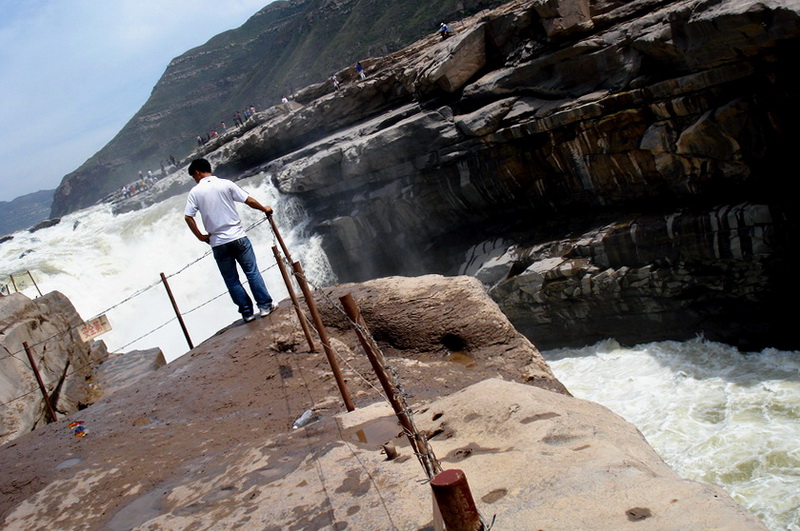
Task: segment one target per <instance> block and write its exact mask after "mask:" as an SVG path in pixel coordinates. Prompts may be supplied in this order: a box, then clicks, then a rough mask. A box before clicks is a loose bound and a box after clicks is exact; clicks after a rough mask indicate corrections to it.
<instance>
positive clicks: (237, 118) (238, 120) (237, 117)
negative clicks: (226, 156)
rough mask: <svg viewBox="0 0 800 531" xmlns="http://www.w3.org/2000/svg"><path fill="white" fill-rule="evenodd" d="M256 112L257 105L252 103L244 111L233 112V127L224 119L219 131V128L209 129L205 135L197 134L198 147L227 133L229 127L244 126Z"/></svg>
mask: <svg viewBox="0 0 800 531" xmlns="http://www.w3.org/2000/svg"><path fill="white" fill-rule="evenodd" d="M254 114H256V107H255V105H252V104H251V105H250V106H249V107H247V108H245V109H244V110H243V111H236V112H235V113H233V124H234V125H233V126H232V127H230V128H229V127H228V126H227V125H226V124H225V121H224V120H222V121H221V122H220V123H219V132H218V131H217V129H212V130H211V131H209V132H208V133H206V134H205V135H197V145H198V147H199V146H204V145H206V144H207V143H208V142H210V141H211V140H213V139H214V138H216V137H218V136H220V135H224V134H225V133H227V132H228V129H230V130H231V131H232V130H233V129H234V128H236V127H241V126H243V125H244V123H245V122H246V121H248V120H249V119H250V118H252V117H253V115H254Z"/></svg>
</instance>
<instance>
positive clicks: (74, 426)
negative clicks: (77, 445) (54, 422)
mask: <svg viewBox="0 0 800 531" xmlns="http://www.w3.org/2000/svg"><path fill="white" fill-rule="evenodd" d="M67 426H68V427H69V429H70V431H72V435H74V436H75V437H86V436H87V435H88V434H89V432H87V431H86V427H85V426H84V425H83V421H82V420H76V421H75V422H70V423H69V424H68V425H67Z"/></svg>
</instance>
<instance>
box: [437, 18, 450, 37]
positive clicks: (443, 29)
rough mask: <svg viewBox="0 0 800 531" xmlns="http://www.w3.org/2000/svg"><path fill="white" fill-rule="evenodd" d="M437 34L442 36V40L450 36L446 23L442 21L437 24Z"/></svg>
mask: <svg viewBox="0 0 800 531" xmlns="http://www.w3.org/2000/svg"><path fill="white" fill-rule="evenodd" d="M439 36H440V37H441V38H442V40H445V39H446V38H447V37H449V36H450V28H448V27H447V24H445V23H444V22H442V23H441V24H440V25H439Z"/></svg>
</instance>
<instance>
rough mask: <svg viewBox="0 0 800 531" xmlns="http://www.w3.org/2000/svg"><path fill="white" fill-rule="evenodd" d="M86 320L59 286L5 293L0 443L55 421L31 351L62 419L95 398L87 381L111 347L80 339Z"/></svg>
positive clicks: (0, 305) (0, 302)
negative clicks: (33, 294) (29, 293)
mask: <svg viewBox="0 0 800 531" xmlns="http://www.w3.org/2000/svg"><path fill="white" fill-rule="evenodd" d="M82 322H83V321H82V319H81V318H80V316H79V315H78V313H77V312H76V311H75V308H74V307H73V306H72V303H71V302H70V301H69V299H67V298H66V297H65V296H64V295H62V294H61V293H59V292H57V291H54V292H51V293H48V294H46V295H44V296H42V297H39V298H37V299H34V300H31V299H29V298H28V297H26V296H25V295H23V294H21V293H13V294H11V295H8V296H0V346H2V350H3V352H4V355H3V356H2V357H0V403H2V404H3V407H2V408H1V409H0V443H3V442H7V441H10V440H12V439H14V438H16V437H19V436H20V435H23V434H25V433H27V432H30V431H31V430H34V429H36V428H37V427H39V426H41V425H42V424H45V423H47V422H50V421H51V420H52V419H50V417H49V413H48V408H47V406H46V403H45V399H44V397H43V396H42V393H41V391H40V388H39V384H38V381H37V376H36V373H34V370H33V367H31V364H30V361H29V359H28V353H30V355H31V357H32V358H33V361H34V364H35V366H36V369H37V371H38V374H39V377H40V378H41V380H42V384H43V385H44V387H45V389H46V391H47V394H48V396H49V398H50V402H51V405H52V408H53V410H54V411H55V413H56V417H57V418H61V417H63V416H65V415H69V414H70V413H73V412H75V411H78V409H80V408H82V407H85V406H86V405H87V404H89V403H91V402H93V400H94V396H93V390H92V388H91V387H90V386H89V385H88V381H89V380H91V377H92V373H93V370H94V367H95V365H96V364H97V363H99V361H100V360H101V359H103V358H104V357H105V355H106V351H105V347H104V345H103V344H102V343H97V342H92V343H91V344H86V343H84V342H83V341H82V340H81V339H80V336H79V335H78V332H77V331H76V327H77V326H78V325H80V324H82ZM26 344H27V345H28V349H27V352H26V349H25V345H26Z"/></svg>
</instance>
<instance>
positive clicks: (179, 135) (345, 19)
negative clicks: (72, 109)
mask: <svg viewBox="0 0 800 531" xmlns="http://www.w3.org/2000/svg"><path fill="white" fill-rule="evenodd" d="M502 3H503V2H501V1H488V0H461V1H457V0H440V1H438V2H429V1H424V0H394V1H388V0H293V1H278V2H274V3H272V4H269V5H268V6H266V7H265V8H264V9H262V10H261V11H259V12H258V13H256V14H255V15H253V16H252V17H251V18H250V19H249V20H248V21H247V22H246V23H245V24H243V25H242V26H241V27H239V28H238V29H235V30H231V31H227V32H224V33H222V34H220V35H217V36H215V37H214V38H212V39H211V40H209V41H208V42H207V43H206V44H205V45H203V46H200V47H197V48H194V49H192V50H189V51H188V52H186V53H185V54H183V55H181V56H179V57H177V58H175V59H174V60H173V61H172V62H171V63H170V64H169V66H168V67H167V69H166V71H165V73H164V75H163V76H162V78H161V79H160V80H159V82H158V83H157V84H156V86H155V87H154V88H153V92H152V94H151V95H150V98H149V99H148V100H147V102H146V103H145V104H144V106H143V107H142V108H141V109H140V110H139V112H137V113H136V115H134V117H133V118H132V119H131V120H130V121H129V122H128V123H127V124H126V125H125V127H124V128H123V129H122V130H121V131H120V132H119V134H117V136H116V137H114V138H113V139H112V140H111V141H110V142H109V143H108V144H107V145H106V146H105V147H104V148H103V149H101V150H100V151H99V152H98V153H96V154H95V155H94V156H93V157H91V158H90V159H89V160H87V161H86V162H85V163H84V164H83V165H81V167H80V168H78V169H77V170H75V171H74V172H72V173H70V174H68V175H66V176H65V177H64V179H63V180H62V182H61V184H60V185H59V187H58V189H57V190H56V193H55V197H54V200H53V206H52V211H51V215H52V216H60V215H63V214H65V213H68V212H71V211H74V210H77V209H79V208H83V207H86V206H89V205H91V204H94V203H96V202H97V201H98V200H100V199H102V198H103V197H104V196H106V195H108V194H109V193H111V192H113V191H114V190H116V189H117V188H119V187H120V186H122V185H123V184H125V183H128V182H131V181H133V180H134V179H135V178H136V176H137V175H138V172H139V171H140V170H143V171H147V170H152V171H154V172H156V171H159V170H160V168H161V165H162V163H165V162H166V161H168V160H169V159H170V157H176V158H178V159H180V158H182V157H184V156H185V155H186V154H187V153H189V152H190V151H191V150H192V149H193V148H194V147H195V146H196V139H197V137H198V136H204V135H206V134H209V133H210V131H212V130H218V129H219V128H220V127H221V126H220V122H222V121H224V122H226V124H228V125H233V115H234V113H236V112H237V111H241V110H244V109H245V108H247V107H248V106H250V105H254V106H255V107H256V108H257V109H263V108H264V107H268V106H271V105H274V104H275V103H277V102H279V101H280V98H281V96H282V95H284V94H291V93H292V92H293V91H295V90H297V89H300V88H302V87H304V86H307V85H309V84H312V83H319V82H322V81H324V80H325V79H327V78H328V77H330V75H331V74H333V73H334V72H342V71H344V72H345V73H346V72H348V71H349V70H351V67H352V66H353V65H354V64H355V63H356V62H357V61H360V60H364V59H365V58H367V57H373V56H380V55H385V54H386V53H389V52H392V51H395V50H398V49H400V48H402V47H403V46H405V45H407V44H408V43H410V42H413V41H414V40H416V39H418V38H419V37H421V36H423V35H425V34H429V33H433V32H435V31H436V29H437V27H438V25H439V22H441V21H452V20H456V19H459V18H462V17H464V16H466V15H470V14H474V13H476V12H478V11H480V10H481V9H484V8H487V7H491V6H495V5H499V4H502Z"/></svg>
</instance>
